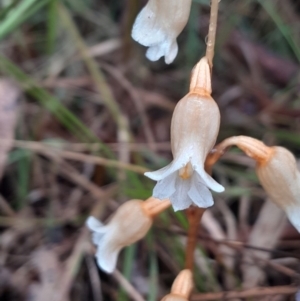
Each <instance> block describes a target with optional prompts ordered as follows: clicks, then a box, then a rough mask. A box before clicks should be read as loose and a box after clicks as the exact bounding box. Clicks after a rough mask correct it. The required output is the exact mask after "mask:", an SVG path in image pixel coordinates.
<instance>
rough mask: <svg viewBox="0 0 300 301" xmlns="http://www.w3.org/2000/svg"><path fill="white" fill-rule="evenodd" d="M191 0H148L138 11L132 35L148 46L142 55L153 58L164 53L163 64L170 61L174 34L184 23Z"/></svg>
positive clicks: (176, 50)
mask: <svg viewBox="0 0 300 301" xmlns="http://www.w3.org/2000/svg"><path fill="white" fill-rule="evenodd" d="M191 2H192V1H191V0H176V1H174V0H149V1H148V3H147V5H146V6H145V7H144V8H143V9H142V10H141V12H140V13H139V14H138V16H137V18H136V20H135V22H134V24H133V28H132V33H131V35H132V38H133V39H134V40H135V41H137V42H138V43H140V44H142V45H144V46H147V47H149V49H148V50H147V53H146V56H147V58H148V59H149V60H150V61H157V60H158V59H159V58H161V57H162V56H165V62H166V64H170V63H172V62H173V61H174V59H175V57H176V55H177V52H178V45H177V41H176V38H177V36H178V35H179V34H180V33H181V31H182V30H183V28H184V26H185V25H186V23H187V21H188V18H189V14H190V9H191Z"/></svg>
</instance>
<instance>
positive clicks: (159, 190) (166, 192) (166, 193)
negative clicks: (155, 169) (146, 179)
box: [153, 171, 177, 200]
mask: <svg viewBox="0 0 300 301" xmlns="http://www.w3.org/2000/svg"><path fill="white" fill-rule="evenodd" d="M176 173H177V172H176V171H175V172H174V173H172V174H170V175H169V176H167V177H165V178H164V179H162V180H160V181H158V182H157V183H156V185H155V187H154V189H153V196H154V197H155V198H158V199H160V200H163V199H168V198H170V196H171V195H172V194H173V193H174V192H175V191H176V188H175V182H176Z"/></svg>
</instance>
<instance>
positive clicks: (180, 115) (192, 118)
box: [145, 58, 224, 211]
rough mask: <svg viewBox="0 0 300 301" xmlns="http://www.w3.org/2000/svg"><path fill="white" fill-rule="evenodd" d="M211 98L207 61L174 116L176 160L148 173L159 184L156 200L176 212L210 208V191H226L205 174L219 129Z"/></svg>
mask: <svg viewBox="0 0 300 301" xmlns="http://www.w3.org/2000/svg"><path fill="white" fill-rule="evenodd" d="M210 94H211V81H210V69H209V65H208V62H207V59H206V58H202V59H201V60H200V62H199V63H198V64H197V65H196V67H195V68H194V70H193V74H192V78H191V85H190V92H189V93H188V94H187V95H186V96H185V97H184V98H182V99H181V100H180V101H179V102H178V104H177V105H176V107H175V110H174V113H173V117H172V123H171V148H172V153H173V157H174V160H173V161H172V162H171V163H170V164H169V165H168V166H166V167H164V168H162V169H160V170H158V171H154V172H146V173H145V175H146V176H147V177H149V178H150V179H152V180H155V181H157V184H156V186H155V187H154V190H153V196H154V197H156V198H159V199H166V198H168V199H170V200H171V202H172V205H173V208H174V210H175V211H177V210H183V209H186V208H188V207H189V206H190V205H192V204H195V205H196V206H198V207H202V208H207V207H210V206H212V205H213V198H212V195H211V192H210V191H209V189H212V190H214V191H216V192H222V191H224V187H223V186H221V185H220V184H219V183H217V182H216V181H215V180H214V179H213V178H212V177H211V176H210V175H208V174H207V173H206V172H205V170H204V162H205V159H206V156H207V154H208V153H209V152H210V150H211V149H212V148H213V146H214V144H215V141H216V138H217V135H218V132H219V126H220V112H219V108H218V106H217V104H216V103H215V101H214V100H213V98H212V97H211V96H210ZM208 188H209V189H208Z"/></svg>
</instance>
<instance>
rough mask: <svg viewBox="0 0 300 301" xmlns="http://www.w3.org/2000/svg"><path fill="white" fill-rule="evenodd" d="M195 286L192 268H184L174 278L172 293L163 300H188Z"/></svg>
mask: <svg viewBox="0 0 300 301" xmlns="http://www.w3.org/2000/svg"><path fill="white" fill-rule="evenodd" d="M193 286H194V285H193V274H192V272H191V270H188V269H186V270H183V271H181V272H180V273H179V274H178V276H177V277H176V279H175V280H174V282H173V285H172V288H171V293H170V294H168V295H167V296H165V297H164V298H163V299H162V300H161V301H188V298H189V296H190V294H191V292H192V289H193Z"/></svg>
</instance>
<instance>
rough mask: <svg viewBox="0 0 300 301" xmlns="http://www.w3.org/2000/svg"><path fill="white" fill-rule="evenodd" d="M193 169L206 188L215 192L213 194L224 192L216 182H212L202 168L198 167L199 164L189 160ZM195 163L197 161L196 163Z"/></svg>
mask: <svg viewBox="0 0 300 301" xmlns="http://www.w3.org/2000/svg"><path fill="white" fill-rule="evenodd" d="M191 162H192V165H193V168H194V169H195V171H196V172H197V173H198V175H199V176H200V178H201V179H202V180H203V182H204V183H205V184H206V186H207V187H208V188H209V189H211V190H213V191H215V192H223V191H224V190H225V188H224V187H223V186H222V185H220V184H219V183H218V182H217V181H216V180H214V179H213V178H212V177H211V176H210V175H209V174H207V173H206V172H205V170H204V169H203V166H199V164H196V163H195V161H194V160H193V158H192V160H191ZM196 162H197V161H196Z"/></svg>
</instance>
